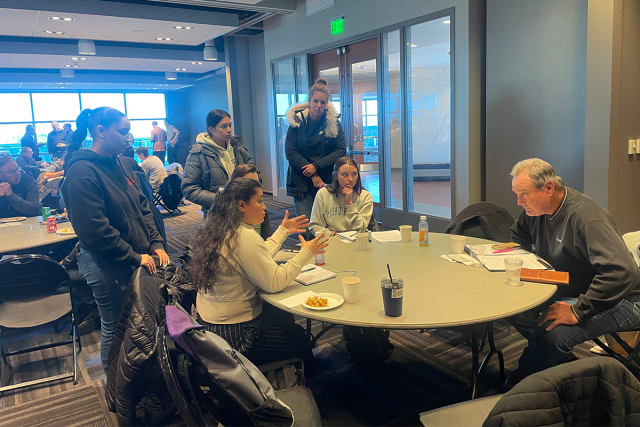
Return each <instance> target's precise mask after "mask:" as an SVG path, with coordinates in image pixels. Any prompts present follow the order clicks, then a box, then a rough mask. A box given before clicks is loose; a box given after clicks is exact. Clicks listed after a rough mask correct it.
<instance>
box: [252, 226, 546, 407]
mask: <svg viewBox="0 0 640 427" xmlns="http://www.w3.org/2000/svg"><path fill="white" fill-rule="evenodd" d="M487 243H492V242H490V241H486V240H482V239H476V238H471V237H467V240H466V244H467V245H469V244H487ZM451 252H452V248H451V236H450V235H448V234H439V233H430V246H428V247H420V246H418V233H416V232H414V233H413V236H412V241H411V242H387V243H378V242H376V241H375V240H373V242H371V243H370V244H369V249H368V250H366V251H358V250H357V249H356V244H355V243H343V241H342V240H341V239H339V238H337V237H332V238H331V239H330V245H329V247H328V248H327V253H326V264H325V265H324V268H325V269H328V270H331V271H334V272H336V273H337V274H336V278H334V279H330V280H327V281H324V282H320V283H317V284H315V285H311V286H303V285H301V284H299V283H298V282H293V283H291V284H290V285H288V286H287V287H286V288H285V289H284V290H283V291H281V292H278V293H276V294H264V293H263V294H262V295H261V296H262V298H263V300H265V301H266V302H268V303H269V304H272V305H274V306H276V307H278V308H280V309H282V310H285V311H288V312H290V313H293V314H295V315H298V316H301V317H305V318H307V319H315V320H320V321H322V322H328V323H331V324H338V325H350V326H360V327H373V328H384V329H433V328H452V327H453V328H456V329H459V330H465V331H468V332H469V333H471V334H472V335H473V334H474V332H473V331H472V329H474V328H466V329H465V327H469V326H470V325H487V329H488V332H487V331H485V332H484V333H485V334H487V335H488V337H489V344H490V346H491V349H492V352H490V353H489V354H488V355H487V357H486V358H485V360H484V362H483V364H482V366H481V367H480V368H479V372H482V370H483V369H484V367H486V363H487V362H488V358H490V357H491V356H492V355H493V354H498V356H499V358H500V359H502V354H501V353H500V352H499V351H497V350H496V349H495V347H494V343H493V329H492V323H491V322H492V321H494V320H499V319H504V318H506V317H509V316H512V315H515V314H518V313H522V312H524V311H526V310H529V309H531V308H534V307H536V306H538V305H540V304H542V303H543V302H545V301H546V300H548V299H549V298H551V296H552V295H553V294H554V293H555V291H556V286H555V285H547V284H540V283H530V282H522V286H518V287H515V286H509V285H507V284H506V275H505V273H504V272H489V271H487V270H486V269H484V268H472V267H470V266H465V265H463V264H460V263H451V262H449V261H447V260H445V259H444V258H442V257H441V255H443V254H450V253H451ZM387 263H388V264H389V266H390V267H391V272H392V274H393V276H394V277H399V278H402V279H403V280H404V302H403V310H402V316H400V317H387V316H385V314H384V307H383V303H382V290H381V287H380V280H381V279H383V278H387V277H388V274H387ZM344 270H355V271H356V273H355V276H356V277H359V278H360V279H361V282H360V301H359V302H357V303H353V304H347V303H344V304H342V305H341V306H340V307H337V308H335V309H332V310H326V311H317V310H311V309H308V308H306V307H303V306H302V305H300V304H298V305H296V306H294V307H286V306H284V305H283V304H280V303H279V301H281V300H284V299H285V298H289V297H291V296H294V295H296V294H299V293H302V292H307V291H314V292H316V293H321V292H330V293H335V294H338V295H341V296H344V292H343V288H342V278H344V277H348V276H353V275H354V274H353V273H338V272H341V271H344ZM301 299H302V298H301ZM300 302H302V301H300ZM474 330H476V329H474ZM481 334H482V332H481ZM473 338H474V341H476V339H477V337H476V336H473ZM472 349H473V350H474V352H473V353H474V373H473V375H472V382H473V383H474V384H473V385H472V388H473V391H472V395H475V380H476V379H477V375H478V373H479V372H478V369H476V367H477V357H478V354H477V353H478V351H477V350H478V349H477V346H476V345H472ZM502 370H503V367H502V364H501V371H502Z"/></svg>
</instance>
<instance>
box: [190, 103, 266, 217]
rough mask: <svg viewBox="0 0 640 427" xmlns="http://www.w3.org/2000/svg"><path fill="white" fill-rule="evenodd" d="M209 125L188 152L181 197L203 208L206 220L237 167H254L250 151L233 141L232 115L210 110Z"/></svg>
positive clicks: (235, 140)
mask: <svg viewBox="0 0 640 427" xmlns="http://www.w3.org/2000/svg"><path fill="white" fill-rule="evenodd" d="M206 124H207V131H206V132H202V133H201V134H199V135H198V136H197V137H196V143H195V144H193V146H192V147H191V150H190V151H189V156H188V157H187V162H186V164H185V166H184V175H183V178H182V194H184V197H185V198H186V199H187V200H189V201H190V202H193V203H196V204H198V205H201V206H202V212H203V214H204V217H205V218H206V216H207V212H208V211H209V207H210V206H211V204H212V203H213V201H214V200H215V198H216V196H217V195H218V191H219V190H220V188H223V187H224V186H225V185H227V182H229V177H231V174H232V173H233V170H234V169H235V167H236V166H238V165H243V164H252V165H253V164H255V162H254V161H253V159H252V158H251V156H250V155H249V151H248V150H247V149H246V148H245V147H244V146H243V145H241V144H239V143H238V140H237V139H236V138H232V133H231V118H230V116H229V113H227V112H226V111H224V110H211V111H209V114H207V120H206Z"/></svg>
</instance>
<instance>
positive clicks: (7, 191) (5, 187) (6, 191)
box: [0, 182, 13, 197]
mask: <svg viewBox="0 0 640 427" xmlns="http://www.w3.org/2000/svg"><path fill="white" fill-rule="evenodd" d="M12 193H13V191H12V190H11V184H9V183H8V182H3V183H0V197H2V196H10V195H11V194H12Z"/></svg>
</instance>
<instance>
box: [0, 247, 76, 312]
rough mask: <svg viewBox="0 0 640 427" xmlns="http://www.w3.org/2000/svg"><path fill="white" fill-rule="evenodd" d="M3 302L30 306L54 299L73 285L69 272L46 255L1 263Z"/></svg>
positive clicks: (23, 257)
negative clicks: (66, 284)
mask: <svg viewBox="0 0 640 427" xmlns="http://www.w3.org/2000/svg"><path fill="white" fill-rule="evenodd" d="M0 277H1V278H2V280H1V281H0V301H2V302H29V301H37V300H39V299H42V298H46V297H48V296H51V295H53V294H54V293H55V292H56V290H57V289H58V287H60V286H61V285H63V284H64V283H65V282H67V283H68V281H69V274H68V273H67V270H66V269H65V268H64V267H63V266H62V265H61V264H59V263H58V262H56V261H55V260H53V259H51V258H49V257H48V256H44V255H17V256H12V257H9V258H6V259H4V260H2V261H0Z"/></svg>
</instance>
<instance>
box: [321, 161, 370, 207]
mask: <svg viewBox="0 0 640 427" xmlns="http://www.w3.org/2000/svg"><path fill="white" fill-rule="evenodd" d="M344 165H351V166H354V167H355V168H356V170H357V171H358V180H357V181H356V185H354V186H353V192H354V193H356V194H358V195H359V194H360V192H361V191H362V181H361V180H360V168H359V167H358V164H357V163H356V161H355V160H353V159H352V158H351V157H340V158H339V159H338V160H336V163H335V164H334V165H333V174H332V175H333V182H332V183H331V186H328V187H327V190H328V191H329V193H331V194H333V195H334V197H338V195H340V183H339V182H338V171H339V170H340V168H341V167H342V166H344Z"/></svg>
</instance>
